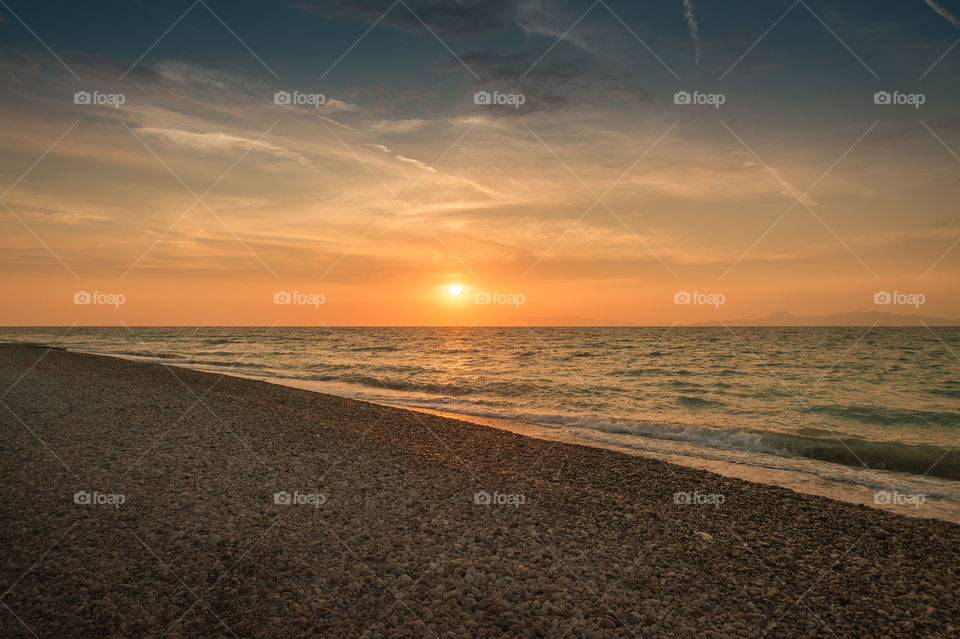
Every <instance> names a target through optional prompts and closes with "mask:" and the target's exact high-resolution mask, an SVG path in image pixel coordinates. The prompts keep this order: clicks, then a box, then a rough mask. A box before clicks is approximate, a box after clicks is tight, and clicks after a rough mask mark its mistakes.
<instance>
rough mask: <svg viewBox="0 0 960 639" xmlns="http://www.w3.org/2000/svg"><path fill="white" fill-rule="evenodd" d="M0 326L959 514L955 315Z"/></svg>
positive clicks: (870, 501) (22, 337)
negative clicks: (531, 323) (539, 323)
mask: <svg viewBox="0 0 960 639" xmlns="http://www.w3.org/2000/svg"><path fill="white" fill-rule="evenodd" d="M0 341H4V342H29V343H39V344H45V345H56V346H58V347H61V348H66V349H68V350H73V351H80V352H87V353H97V354H103V355H110V356H116V357H125V358H130V359H136V360H144V361H156V362H160V363H163V364H166V365H168V366H181V367H186V368H191V369H196V370H202V371H209V372H215V373H223V374H227V375H240V376H244V377H249V378H254V379H261V380H265V381H268V382H272V383H277V384H284V385H289V386H295V387H298V388H304V389H308V390H313V391H317V392H323V393H329V394H333V395H340V396H343V397H350V398H355V399H361V400H366V401H371V402H377V403H381V404H389V405H394V406H401V407H407V408H411V409H415V410H421V411H427V412H433V413H437V414H442V415H451V416H455V417H459V418H461V419H466V420H468V421H475V422H479V423H482V424H486V425H489V426H493V427H497V428H504V429H508V430H512V431H515V432H519V433H522V434H526V435H530V436H533V437H539V438H543V439H553V440H560V441H566V442H572V443H579V444H585V445H589V446H599V447H603V448H610V449H613V450H619V451H622V452H626V453H630V454H637V455H644V456H651V457H655V458H658V459H662V460H665V461H670V462H673V463H678V464H682V465H685V466H690V467H695V468H701V469H706V470H710V471H713V472H716V473H720V474H722V475H726V476H729V477H737V478H741V479H747V480H750V481H758V482H762V483H768V484H773V485H779V486H784V487H787V488H791V489H793V490H796V491H799V492H803V493H808V494H817V495H823V496H827V497H832V498H835V499H841V500H844V501H848V502H851V503H859V504H865V505H867V506H870V507H875V508H883V509H886V510H893V511H895V512H900V513H902V514H905V515H909V516H915V517H935V518H941V519H948V520H951V521H956V522H958V523H960V328H952V327H950V328H944V327H931V328H929V329H928V328H926V327H916V328H915V327H909V328H880V327H873V328H868V327H839V328H830V327H822V328H820V327H815V328H810V327H803V328H790V327H746V328H745V327H676V326H675V327H622V328H621V327H600V328H596V327H503V328H497V327H473V328H467V327H437V328H427V327H395V328H391V327H295V328H291V327H283V328H281V327H273V328H269V327H239V328H237V327H230V328H223V327H172V328H163V327H129V328H127V327H109V328H107V327H104V328H66V327H42V328H28V327H17V328H9V327H8V328H0ZM383 428H389V424H387V423H385V424H384V425H383ZM680 488H682V487H680Z"/></svg>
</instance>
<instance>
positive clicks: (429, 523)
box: [0, 345, 960, 637]
mask: <svg viewBox="0 0 960 639" xmlns="http://www.w3.org/2000/svg"><path fill="white" fill-rule="evenodd" d="M0 385H2V386H3V388H7V387H11V388H10V390H9V391H8V392H7V394H6V396H5V397H4V398H3V402H4V404H6V405H7V406H8V407H9V410H7V409H3V413H2V414H3V418H2V424H3V429H2V431H0V437H3V439H4V441H3V450H4V453H3V454H4V462H5V463H4V464H3V466H2V468H0V474H2V477H3V480H4V483H3V485H4V488H5V490H4V492H3V496H2V502H0V508H2V511H0V512H2V515H3V517H4V520H5V522H8V524H7V526H6V527H5V531H4V533H3V538H2V541H3V546H2V547H3V551H2V553H3V557H2V559H3V561H2V562H0V579H2V581H0V583H4V584H6V585H7V587H9V590H8V594H6V596H5V598H4V600H3V603H4V604H5V605H6V606H8V607H9V610H11V611H13V613H14V614H4V616H3V617H2V621H0V624H2V625H0V628H2V629H3V634H4V636H16V637H19V636H31V634H30V632H33V633H36V635H37V636H58V635H63V634H67V635H70V636H104V635H126V636H131V635H150V636H160V635H162V634H164V633H165V632H167V633H168V634H167V636H170V637H185V636H221V635H224V636H231V635H232V634H234V633H235V634H237V635H238V636H254V637H257V636H263V637H266V636H311V635H332V634H337V633H340V634H344V635H345V636H377V637H392V636H407V635H409V636H435V635H436V636H445V635H447V633H452V635H451V636H489V637H501V636H504V635H510V636H530V637H536V636H562V635H564V634H565V633H566V634H568V636H574V637H578V636H586V637H608V636H609V637H627V636H662V635H664V634H673V635H676V636H701V635H702V636H708V637H709V636H720V635H723V636H743V637H759V636H764V635H765V636H773V637H781V636H782V637H793V636H798V635H801V634H803V635H812V636H836V635H839V636H863V635H871V636H880V635H889V636H916V635H918V634H919V635H924V636H943V637H947V636H955V635H956V633H957V632H958V630H960V628H958V624H957V621H956V620H957V619H958V618H960V573H958V570H957V566H958V562H957V561H956V557H957V555H956V554H955V553H956V552H957V549H958V548H960V526H957V525H955V524H951V523H949V522H945V521H940V520H936V519H913V518H906V517H902V516H898V515H894V514H891V513H887V512H884V511H881V510H876V509H873V508H867V507H864V506H855V505H850V504H846V503H842V502H838V501H834V500H830V499H827V498H823V497H816V496H809V495H803V494H799V493H796V492H793V491H790V490H786V489H782V488H777V487H774V486H768V485H763V484H755V483H750V482H746V481H742V480H738V479H735V478H730V477H722V476H719V475H716V474H714V473H710V472H707V471H701V470H695V469H690V468H685V467H682V466H676V465H673V464H668V463H665V462H663V461H659V460H656V459H650V458H647V457H643V456H636V455H626V454H622V453H618V452H615V451H609V450H605V449H602V448H596V447H588V446H579V445H573V444H569V443H565V442H549V441H544V440H539V439H535V438H530V437H525V436H521V435H517V434H514V433H510V432H506V431H501V430H497V429H494V428H490V427H488V426H482V425H477V424H474V423H471V422H466V421H462V420H452V419H446V418H443V417H439V416H436V415H430V414H425V413H418V412H416V411H411V410H407V409H400V408H391V407H385V406H381V405H376V404H372V403H369V402H363V401H360V400H352V399H347V398H342V397H337V396H332V395H324V394H321V393H317V392H313V391H305V390H299V389H296V388H292V387H289V386H282V385H279V384H269V383H267V384H265V383H263V382H259V381H253V380H248V379H244V378H242V377H236V376H231V375H219V374H211V373H202V372H198V371H194V370H191V369H187V368H173V367H165V366H162V365H160V364H154V363H144V362H137V361H133V360H129V359H122V358H115V357H108V356H97V355H87V354H82V353H76V352H70V351H59V350H49V351H47V350H38V349H30V348H25V347H18V346H8V345H3V346H0ZM38 440H39V441H38ZM41 442H42V444H41ZM84 491H86V492H89V493H91V494H98V495H100V496H101V497H102V496H104V495H122V496H123V498H124V501H123V503H122V505H115V504H107V505H105V504H99V503H97V502H96V501H95V500H94V503H75V495H76V494H77V493H78V492H84ZM278 493H289V494H290V495H294V501H293V502H292V503H291V504H289V505H288V504H285V503H283V502H282V501H281V502H280V503H277V502H276V500H275V495H276V494H278ZM484 494H488V495H490V496H491V497H490V498H485V497H483V495H484ZM297 495H299V496H300V497H305V496H307V497H309V496H311V495H313V496H315V497H316V496H318V495H322V497H323V503H322V504H321V503H319V501H320V500H319V499H314V501H313V502H311V501H309V500H304V501H299V502H298V501H296V500H297V497H296V496H297ZM677 495H681V498H680V499H679V500H678V497H677ZM683 495H687V496H688V498H683ZM520 496H522V497H523V499H522V501H521V500H520V499H519V497H520ZM703 497H706V498H710V497H713V498H712V499H702V498H703ZM719 497H722V499H720V498H719ZM501 498H503V499H501ZM511 498H512V499H511ZM114 501H116V500H114ZM478 502H479V503H478ZM27 628H29V629H30V632H28V631H27ZM228 629H229V630H230V632H228ZM365 633H366V634H365Z"/></svg>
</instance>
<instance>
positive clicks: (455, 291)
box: [449, 284, 463, 297]
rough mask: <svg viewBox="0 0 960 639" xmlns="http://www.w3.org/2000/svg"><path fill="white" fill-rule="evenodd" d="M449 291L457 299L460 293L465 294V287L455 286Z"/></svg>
mask: <svg viewBox="0 0 960 639" xmlns="http://www.w3.org/2000/svg"><path fill="white" fill-rule="evenodd" d="M449 291H450V294H451V295H453V296H454V297H456V296H458V295H460V293H462V292H463V287H462V286H458V285H456V284H454V285H453V286H451V287H450V288H449Z"/></svg>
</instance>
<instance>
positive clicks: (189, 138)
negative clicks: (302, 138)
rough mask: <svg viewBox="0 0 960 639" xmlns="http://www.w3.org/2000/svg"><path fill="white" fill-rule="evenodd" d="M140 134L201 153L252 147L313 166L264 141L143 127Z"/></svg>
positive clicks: (241, 150) (217, 134) (293, 154)
mask: <svg viewBox="0 0 960 639" xmlns="http://www.w3.org/2000/svg"><path fill="white" fill-rule="evenodd" d="M139 133H143V134H145V135H151V136H155V137H159V138H162V139H164V140H166V141H168V142H172V143H174V144H179V145H182V146H188V147H191V148H194V149H197V150H200V151H223V150H228V151H231V152H243V151H246V150H247V149H249V148H251V147H255V150H260V151H263V152H266V153H269V154H271V155H273V156H275V157H278V158H283V159H285V160H292V161H294V162H297V163H298V164H302V165H303V166H311V164H310V160H308V159H307V158H305V157H304V156H302V155H300V154H299V153H297V152H295V151H291V150H290V149H288V148H286V147H283V146H279V145H277V144H271V143H270V142H265V141H263V140H261V141H259V142H257V141H256V140H253V139H249V138H244V137H239V136H236V135H230V134H228V133H195V132H193V131H184V130H182V129H173V128H157V127H143V128H141V129H139Z"/></svg>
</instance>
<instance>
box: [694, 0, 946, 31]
mask: <svg viewBox="0 0 960 639" xmlns="http://www.w3.org/2000/svg"><path fill="white" fill-rule="evenodd" d="M924 1H925V2H926V3H927V4H928V5H930V8H931V9H933V10H934V11H936V12H937V13H939V14H940V15H942V16H943V17H944V18H946V19H947V20H949V21H950V22H951V24H953V26H955V27H956V28H958V29H960V20H957V17H956V16H955V15H953V14H952V13H950V12H949V11H947V10H946V9H944V8H943V7H941V6H940V5H939V4H937V3H936V2H934V0H924ZM684 4H687V3H686V0H684Z"/></svg>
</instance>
